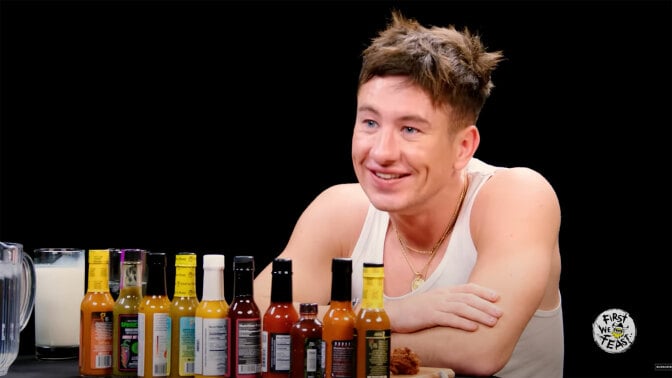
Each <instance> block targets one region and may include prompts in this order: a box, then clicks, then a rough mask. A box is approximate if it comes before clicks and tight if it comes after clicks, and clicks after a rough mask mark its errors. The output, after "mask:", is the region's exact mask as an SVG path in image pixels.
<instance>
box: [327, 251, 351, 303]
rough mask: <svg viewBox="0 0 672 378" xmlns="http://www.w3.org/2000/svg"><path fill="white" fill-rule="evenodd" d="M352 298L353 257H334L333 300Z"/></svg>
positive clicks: (348, 299)
mask: <svg viewBox="0 0 672 378" xmlns="http://www.w3.org/2000/svg"><path fill="white" fill-rule="evenodd" d="M351 299H352V259H349V258H338V257H337V258H333V259H332V260H331V300H332V301H350V300H351Z"/></svg>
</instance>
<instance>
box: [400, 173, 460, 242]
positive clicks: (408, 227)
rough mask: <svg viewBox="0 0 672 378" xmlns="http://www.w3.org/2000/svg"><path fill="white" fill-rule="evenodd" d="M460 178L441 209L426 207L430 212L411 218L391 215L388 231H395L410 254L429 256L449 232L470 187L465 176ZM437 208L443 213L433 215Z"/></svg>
mask: <svg viewBox="0 0 672 378" xmlns="http://www.w3.org/2000/svg"><path fill="white" fill-rule="evenodd" d="M460 177H461V179H460V180H459V186H458V188H459V189H458V190H457V191H455V190H453V191H451V193H449V194H448V196H449V198H450V200H446V201H445V202H444V203H445V205H442V206H440V207H439V206H434V205H432V206H429V207H428V208H429V210H426V211H424V212H422V213H415V214H413V215H405V214H394V215H392V214H391V215H390V217H391V219H390V221H391V227H393V228H396V232H398V233H399V235H400V237H401V239H403V242H404V244H405V245H406V246H407V248H408V249H409V250H411V252H418V253H421V254H429V253H430V252H431V250H432V248H434V247H437V248H438V247H439V245H437V243H438V241H439V240H440V239H441V238H442V237H443V235H444V234H450V233H451V232H452V228H453V227H454V225H455V223H456V222H457V218H458V217H459V214H460V210H461V208H462V205H463V202H464V198H465V197H466V191H467V189H468V186H469V182H468V179H467V177H466V175H461V176H460ZM441 201H443V200H441ZM437 208H441V209H443V210H441V211H436V209H437ZM446 239H447V237H446ZM444 240H445V239H444ZM439 244H443V243H439Z"/></svg>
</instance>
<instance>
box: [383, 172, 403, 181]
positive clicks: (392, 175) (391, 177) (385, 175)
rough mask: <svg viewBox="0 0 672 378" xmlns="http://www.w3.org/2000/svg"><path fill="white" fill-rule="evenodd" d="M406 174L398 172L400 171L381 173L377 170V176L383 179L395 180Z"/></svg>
mask: <svg viewBox="0 0 672 378" xmlns="http://www.w3.org/2000/svg"><path fill="white" fill-rule="evenodd" d="M403 176H404V175H401V174H398V173H381V172H376V177H378V178H381V179H383V180H394V179H398V178H401V177H403Z"/></svg>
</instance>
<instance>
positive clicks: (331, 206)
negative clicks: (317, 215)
mask: <svg viewBox="0 0 672 378" xmlns="http://www.w3.org/2000/svg"><path fill="white" fill-rule="evenodd" d="M310 206H313V207H318V208H320V209H323V210H327V211H328V212H329V213H330V214H332V215H334V216H338V215H341V214H348V213H350V212H352V211H355V212H358V211H362V210H364V211H366V209H367V208H368V206H369V199H368V197H367V196H366V194H365V193H364V191H363V190H362V187H361V186H360V185H359V184H354V183H353V184H337V185H333V186H330V187H328V188H326V189H324V190H323V191H322V192H321V193H320V194H318V195H317V197H316V198H315V200H314V201H313V203H311V205H310Z"/></svg>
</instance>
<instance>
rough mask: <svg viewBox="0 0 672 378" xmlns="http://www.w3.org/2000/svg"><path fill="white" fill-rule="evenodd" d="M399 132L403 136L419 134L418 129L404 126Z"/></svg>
mask: <svg viewBox="0 0 672 378" xmlns="http://www.w3.org/2000/svg"><path fill="white" fill-rule="evenodd" d="M401 130H402V132H403V133H404V134H417V133H418V132H419V131H418V129H416V128H415V127H411V126H404V127H402V128H401Z"/></svg>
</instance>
